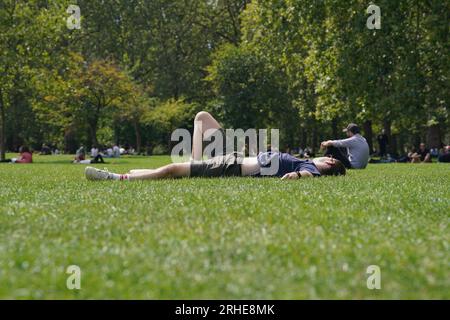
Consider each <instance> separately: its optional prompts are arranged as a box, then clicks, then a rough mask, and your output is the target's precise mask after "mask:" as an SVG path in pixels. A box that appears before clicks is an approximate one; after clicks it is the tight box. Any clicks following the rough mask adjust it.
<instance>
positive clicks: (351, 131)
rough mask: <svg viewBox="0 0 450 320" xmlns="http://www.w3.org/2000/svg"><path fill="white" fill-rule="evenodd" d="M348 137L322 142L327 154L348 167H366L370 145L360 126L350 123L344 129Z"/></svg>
mask: <svg viewBox="0 0 450 320" xmlns="http://www.w3.org/2000/svg"><path fill="white" fill-rule="evenodd" d="M343 131H344V132H346V133H347V136H348V138H347V139H342V140H328V141H324V142H322V143H321V145H320V146H321V147H322V148H323V149H326V151H325V154H324V155H325V156H326V157H331V158H334V159H337V160H339V161H340V162H342V164H343V165H344V166H345V167H346V168H347V169H364V168H365V167H366V166H367V163H368V162H369V156H370V151H369V145H368V143H367V141H366V139H365V138H364V137H363V136H361V134H360V132H361V131H360V129H359V127H358V126H357V125H356V124H354V123H350V124H349V125H348V126H347V128H345V129H344V130H343Z"/></svg>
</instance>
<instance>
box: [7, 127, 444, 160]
mask: <svg viewBox="0 0 450 320" xmlns="http://www.w3.org/2000/svg"><path fill="white" fill-rule="evenodd" d="M344 132H346V134H347V138H346V139H341V140H328V141H323V142H322V143H321V148H322V149H323V150H324V151H325V153H324V156H327V157H332V158H334V159H337V160H339V161H341V162H342V164H343V165H344V166H345V167H346V168H347V169H363V168H365V167H366V166H367V164H368V163H431V162H432V161H433V160H432V159H433V158H435V159H437V161H438V162H446V163H448V162H450V146H449V145H446V146H443V147H442V148H441V149H439V150H438V149H436V148H434V149H430V148H428V147H427V146H426V144H425V143H420V145H419V146H418V148H415V147H412V148H410V150H409V151H408V152H407V153H406V154H404V155H402V156H399V157H395V156H393V155H391V154H389V153H388V152H387V145H388V143H389V140H388V136H387V135H386V133H385V131H384V130H382V132H381V133H380V134H379V135H378V136H377V141H378V144H379V150H378V153H377V154H376V155H377V156H378V157H379V159H376V158H375V157H372V158H371V155H370V149H369V145H368V143H367V141H366V139H365V138H364V137H363V136H362V135H361V130H360V128H359V126H358V125H356V124H354V123H351V124H349V125H348V126H347V128H345V129H344ZM287 153H290V154H295V155H297V156H298V157H300V158H306V159H312V158H314V157H315V153H314V152H313V150H312V148H309V147H306V148H304V149H303V148H296V149H288V150H287ZM58 154H61V152H60V151H59V150H58V148H51V147H49V146H48V145H46V144H43V145H42V147H41V150H40V152H39V155H58ZM125 154H130V155H132V154H135V150H134V149H133V148H132V147H131V148H128V149H125V148H122V147H120V146H118V145H111V146H109V147H107V148H105V149H103V150H100V149H99V147H98V146H96V145H94V146H93V147H92V148H91V150H90V152H89V153H88V152H87V151H86V148H85V147H84V146H83V145H81V146H80V147H79V148H78V149H77V151H76V154H75V158H74V159H73V161H72V162H73V163H79V164H92V163H105V160H104V159H105V158H120V156H121V155H125ZM4 162H11V163H32V162H33V153H32V152H31V150H30V149H29V148H28V147H27V146H21V147H20V148H19V155H18V157H16V158H12V159H7V160H5V161H4Z"/></svg>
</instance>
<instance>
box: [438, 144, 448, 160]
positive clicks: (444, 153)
mask: <svg viewBox="0 0 450 320" xmlns="http://www.w3.org/2000/svg"><path fill="white" fill-rule="evenodd" d="M438 161H439V162H450V146H445V147H444V148H442V149H441V150H440V151H439V156H438Z"/></svg>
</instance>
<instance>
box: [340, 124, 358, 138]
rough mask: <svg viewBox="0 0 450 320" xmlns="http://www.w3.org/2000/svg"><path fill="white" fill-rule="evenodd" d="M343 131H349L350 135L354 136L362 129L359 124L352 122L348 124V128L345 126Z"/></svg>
mask: <svg viewBox="0 0 450 320" xmlns="http://www.w3.org/2000/svg"><path fill="white" fill-rule="evenodd" d="M343 131H344V132H346V133H347V136H348V137H351V136H354V135H355V134H357V133H360V132H361V130H360V129H359V127H358V125H357V124H354V123H350V124H349V125H348V126H347V128H345V129H344V130H343Z"/></svg>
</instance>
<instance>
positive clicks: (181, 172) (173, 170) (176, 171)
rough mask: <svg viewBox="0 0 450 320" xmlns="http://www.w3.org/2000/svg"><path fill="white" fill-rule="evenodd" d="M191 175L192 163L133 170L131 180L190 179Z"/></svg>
mask: <svg viewBox="0 0 450 320" xmlns="http://www.w3.org/2000/svg"><path fill="white" fill-rule="evenodd" d="M190 173H191V164H190V162H184V163H172V164H168V165H167V166H164V167H161V168H158V169H154V170H132V171H130V176H129V179H130V180H156V179H174V178H182V177H189V175H190Z"/></svg>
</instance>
